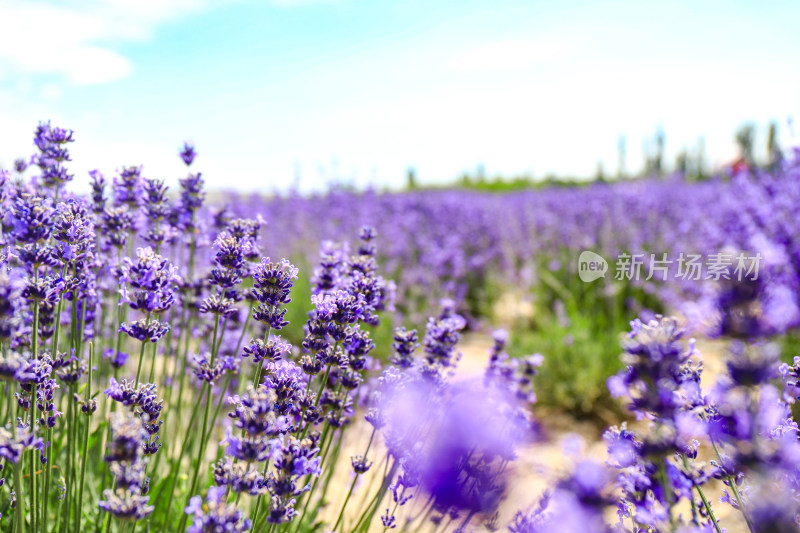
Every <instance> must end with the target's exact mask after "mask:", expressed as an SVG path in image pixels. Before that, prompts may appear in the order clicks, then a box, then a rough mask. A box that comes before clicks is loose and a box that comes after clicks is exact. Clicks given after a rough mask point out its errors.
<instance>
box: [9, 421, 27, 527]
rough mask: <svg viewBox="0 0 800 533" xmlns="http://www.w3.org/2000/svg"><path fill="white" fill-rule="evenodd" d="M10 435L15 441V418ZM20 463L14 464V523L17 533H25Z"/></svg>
mask: <svg viewBox="0 0 800 533" xmlns="http://www.w3.org/2000/svg"><path fill="white" fill-rule="evenodd" d="M17 416H19V406H17ZM11 434H12V435H13V438H14V441H16V440H17V420H16V418H15V419H14V420H12V421H11ZM20 470H22V461H21V460H20V462H18V463H15V464H14V491H15V492H16V493H17V504H16V506H15V507H14V522H15V526H16V528H17V531H22V532H24V531H25V518H24V514H25V494H24V487H23V486H22V476H21V475H20Z"/></svg>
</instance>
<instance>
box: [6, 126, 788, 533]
mask: <svg viewBox="0 0 800 533" xmlns="http://www.w3.org/2000/svg"><path fill="white" fill-rule="evenodd" d="M73 142H80V134H79V132H78V133H73V132H72V131H71V130H67V129H62V128H59V127H55V126H54V125H50V123H42V124H40V125H39V127H38V128H37V129H36V132H35V138H34V144H35V146H36V149H37V152H36V153H35V154H34V156H33V157H32V158H31V159H30V160H28V159H20V160H18V161H17V163H16V166H15V169H14V170H13V171H11V170H3V171H0V172H2V173H0V206H2V241H3V243H2V255H0V264H1V265H2V272H0V295H1V296H0V309H2V313H1V314H0V325H1V326H2V327H0V350H1V351H2V356H1V357H0V374H1V375H2V376H3V383H4V384H3V387H4V394H3V396H2V402H0V416H2V424H3V426H2V429H0V458H1V459H2V463H0V465H1V466H2V475H3V476H4V478H3V481H2V488H0V512H2V518H0V528H2V530H3V531H15V532H23V531H44V532H64V531H106V532H108V531H123V532H124V531H135V530H137V529H138V530H139V531H169V532H172V531H179V532H183V531H192V532H201V531H208V532H222V531H225V532H229V531H230V532H235V531H241V532H244V531H269V532H270V533H274V532H278V531H280V532H292V533H296V532H301V531H303V532H304V531H336V532H340V531H341V532H344V531H348V532H366V531H383V532H386V531H388V530H390V529H396V530H402V531H451V530H455V531H487V530H488V531H494V530H499V529H507V530H509V531H511V532H512V533H530V532H545V531H546V532H572V531H598V532H600V531H618V532H622V531H630V532H633V531H636V532H643V531H659V532H660V531H676V532H677V531H680V532H712V531H715V532H721V531H726V530H727V531H739V530H744V531H747V530H749V531H754V532H755V531H757V532H783V531H796V530H797V527H798V517H800V513H798V509H800V507H799V506H798V502H800V492H798V491H799V490H800V441H799V440H798V438H799V436H798V426H797V423H796V422H795V421H794V419H793V407H794V404H795V401H796V400H797V399H798V396H799V395H800V384H799V383H800V382H799V381H798V380H799V379H800V357H798V358H795V357H794V356H795V354H798V353H800V351H799V350H798V343H797V340H796V333H795V328H796V327H797V326H798V323H800V301H799V300H800V291H799V290H798V286H799V285H798V283H800V227H798V224H800V222H798V217H797V209H798V207H797V206H799V205H800V159H797V158H796V157H794V156H793V157H788V158H786V159H785V160H783V161H781V162H780V164H778V165H776V166H774V167H773V168H771V169H758V168H755V169H753V170H745V171H742V172H737V173H734V174H733V175H719V176H716V177H714V178H712V179H710V180H706V181H702V182H698V183H694V182H691V181H688V180H687V179H686V178H685V177H684V176H682V175H680V174H676V175H673V176H669V177H664V178H658V179H655V178H654V179H639V180H632V181H631V180H629V181H622V182H617V183H613V184H608V183H595V184H590V185H586V186H581V187H562V188H545V189H537V190H521V191H515V192H505V193H491V192H477V191H470V190H463V189H462V190H458V189H451V190H432V189H427V190H424V189H423V190H410V191H406V192H397V193H378V192H365V193H356V192H345V191H332V192H330V193H327V194H324V195H317V196H307V195H306V196H304V195H300V194H298V193H292V194H288V195H285V196H280V197H278V196H276V197H259V196H247V197H245V196H241V195H237V194H234V193H225V194H215V195H214V196H213V197H214V200H213V201H211V200H208V199H207V198H206V188H205V185H204V177H203V175H202V157H199V158H198V161H197V162H195V157H196V155H197V154H196V152H195V149H194V147H193V146H191V145H189V144H186V145H184V147H183V148H182V149H181V150H180V152H179V154H177V155H176V157H178V156H179V157H180V158H182V160H183V162H184V164H185V166H186V176H185V177H184V178H181V179H180V181H179V186H178V187H177V188H176V189H175V190H172V189H171V188H168V187H167V186H166V185H165V182H164V181H163V180H161V179H156V178H151V177H148V175H147V169H144V168H141V167H122V168H121V169H120V170H118V171H116V172H113V173H111V172H108V173H106V174H105V175H104V172H105V171H102V172H101V171H100V170H98V171H93V172H91V173H90V175H87V176H73V175H72V173H71V170H70V161H71V157H70V149H71V147H72V143H73ZM201 154H202V152H201ZM28 161H30V165H28ZM86 183H88V184H89V190H90V192H89V193H88V194H82V193H79V192H78V191H79V190H81V187H82V186H83V185H84V184H86ZM584 251H592V252H594V253H595V254H597V255H598V256H601V257H603V258H608V259H609V262H610V263H611V264H610V266H608V265H607V268H608V270H607V271H606V272H605V275H604V276H602V275H600V276H597V277H595V279H592V280H589V281H587V280H586V279H584V277H583V275H584V274H586V272H584V271H582V269H583V268H584V266H583V263H582V262H581V260H579V255H580V254H581V252H584ZM668 253H669V254H675V256H676V257H675V258H674V259H675V260H674V261H671V262H668V260H667V259H666V258H665V257H664V256H665V254H668ZM679 253H681V254H684V255H685V256H688V255H689V254H693V255H696V256H698V257H702V258H704V262H703V263H702V264H699V263H698V262H697V261H695V264H697V265H699V266H698V269H699V270H698V271H697V273H696V274H697V275H696V276H695V275H694V274H692V275H686V272H685V270H686V269H687V268H688V266H689V263H688V262H686V261H684V260H680V259H679V258H678V254H679ZM651 254H652V257H651ZM745 254H747V255H746V256H745ZM719 256H724V257H722V258H721V257H719ZM625 257H627V258H628V259H627V260H620V259H618V260H617V261H616V263H615V262H614V258H625ZM745 257H747V258H751V259H752V258H757V260H758V261H757V264H754V263H753V262H752V261H751V262H750V263H749V264H748V265H747V269H745V268H744V267H743V265H744V263H743V262H742V261H744V258H745ZM632 258H641V259H642V262H641V264H638V263H637V261H636V260H634V259H632ZM655 258H660V259H661V260H662V261H661V262H660V263H656V262H655ZM710 258H713V260H712V259H710ZM737 258H739V259H737ZM645 259H647V261H645ZM684 259H685V257H684ZM637 264H638V265H639V266H637ZM640 267H641V268H640ZM756 267H757V268H756ZM745 270H746V271H745ZM462 335H466V336H467V337H468V339H472V340H471V341H470V340H468V341H467V343H466V344H460V341H461V339H462ZM691 337H697V338H698V339H699V341H700V342H699V343H698V345H704V346H714V349H713V350H712V353H711V354H709V356H710V357H711V360H709V367H710V368H714V372H713V374H712V375H710V376H704V375H703V369H704V364H703V355H704V354H703V353H701V351H700V350H698V348H697V346H696V345H695V340H694V339H693V338H691ZM481 338H482V339H484V341H483V345H488V346H489V349H488V353H486V355H485V356H482V355H481V354H478V355H476V350H475V347H474V345H475V339H481ZM489 339H491V341H489ZM710 339H713V340H710ZM478 344H481V343H480V342H478ZM462 358H463V359H464V360H462ZM476 361H477V363H476ZM465 365H466V367H469V368H470V369H471V370H465V369H464V367H465ZM476 368H477V371H476ZM570 421H571V422H570ZM570 424H574V425H575V426H576V427H577V425H579V424H580V425H582V427H586V426H587V424H588V426H589V427H590V428H594V429H590V430H588V432H584V434H583V436H582V437H578V436H577V435H576V434H573V433H572V432H570V431H569V426H570ZM565 428H566V429H565ZM557 442H558V443H561V444H558V446H555V448H556V449H557V452H558V449H561V448H563V449H561V452H560V455H561V459H560V460H559V461H557V463H558V465H559V466H558V468H553V469H551V471H550V472H547V473H543V472H533V471H525V468H526V467H525V465H527V464H528V463H527V462H526V461H525V460H520V458H525V457H531V455H532V454H533V455H534V456H535V455H536V454H537V453H545V452H544V450H547V452H546V453H548V454H551V453H553V448H554V446H553V444H554V443H557ZM598 445H599V446H600V448H602V452H601V453H599V454H598V453H597V452H596V451H595V452H593V453H588V451H587V450H588V449H590V448H594V449H595V450H596V449H597V447H598ZM559 446H560V447H561V448H559ZM537 450H539V452H537ZM537 476H538V477H540V478H541V479H542V480H546V482H545V481H543V482H541V483H539V484H533V485H531V484H530V483H522V482H521V481H520V479H522V478H523V477H524V478H531V477H534V478H535V477H537ZM534 486H535V487H536V489H535V490H534V488H533V487H534Z"/></svg>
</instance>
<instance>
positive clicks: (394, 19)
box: [0, 0, 800, 192]
mask: <svg viewBox="0 0 800 533" xmlns="http://www.w3.org/2000/svg"><path fill="white" fill-rule="evenodd" d="M798 20H800V2H796V1H794V0H787V1H768V0H767V1H760V2H740V1H736V0H725V1H718V0H707V1H702V2H698V1H673V2H650V1H641V0H638V1H613V0H612V1H603V2H588V1H585V0H583V1H581V0H576V1H570V0H561V1H552V2H540V1H536V0H519V1H515V0H486V1H485V0H425V1H423V0H398V1H395V0H370V1H367V0H316V1H315V0H267V1H264V0H262V1H254V0H253V1H245V0H241V1H240V0H138V1H135V2H132V1H130V0H83V1H80V2H70V1H54V0H51V1H37V0H0V165H5V166H10V164H11V163H12V161H13V160H14V159H15V158H16V157H20V156H25V155H30V154H31V153H32V152H33V150H34V147H33V144H32V133H33V130H34V128H35V126H36V124H37V123H38V122H39V121H40V120H51V121H52V123H53V124H54V125H58V126H62V127H67V128H71V129H74V130H75V138H76V142H75V143H73V144H72V145H71V151H72V154H73V162H72V163H71V164H70V166H69V168H70V169H71V170H72V171H73V172H74V173H75V175H76V178H75V181H76V183H77V184H81V183H83V184H85V183H86V182H87V180H88V178H87V172H88V170H90V169H94V168H98V169H100V170H101V171H102V172H103V173H104V174H106V175H107V176H113V175H114V172H115V169H119V168H120V167H121V166H127V165H138V164H142V165H143V166H144V172H143V173H144V175H146V176H148V177H162V178H165V179H167V181H168V183H175V182H176V181H177V179H178V178H179V177H181V176H182V175H183V174H185V170H184V169H183V167H182V165H181V163H180V160H179V159H178V157H177V151H178V148H179V147H180V145H181V144H182V142H183V141H184V140H191V141H192V142H194V143H195V144H196V146H197V151H198V153H199V156H198V158H197V160H196V162H195V165H196V167H197V170H200V171H202V172H203V175H204V177H205V178H206V181H207V184H208V185H209V187H211V188H215V189H223V188H227V189H231V188H233V189H238V190H241V191H260V192H271V191H286V190H288V189H289V188H291V187H298V188H299V189H300V190H303V191H313V190H321V189H324V188H325V187H327V186H329V185H330V184H331V183H332V182H337V183H347V184H352V185H355V186H357V187H367V186H376V187H387V186H388V187H397V186H401V185H402V184H403V183H404V181H405V176H406V172H407V170H408V169H409V168H413V169H414V170H415V172H416V175H417V176H418V179H419V180H420V181H422V182H425V183H444V182H447V181H452V180H454V179H456V178H457V177H458V176H459V175H461V174H462V173H464V172H475V170H476V168H478V167H479V166H482V167H483V168H484V169H485V172H486V174H488V175H490V176H494V175H498V174H501V175H505V176H512V175H520V174H530V175H533V176H537V177H542V176H545V175H547V174H558V175H570V176H583V177H588V176H591V175H593V174H595V172H596V169H597V166H598V163H600V164H602V165H603V167H604V169H605V170H606V172H607V173H611V174H613V173H615V172H616V171H617V167H618V156H617V147H618V142H619V139H620V137H624V138H625V139H626V152H627V155H626V161H625V166H626V167H627V169H628V170H636V169H639V168H640V167H641V165H642V157H643V153H644V151H645V150H647V149H651V148H652V144H653V142H652V139H653V138H654V136H655V133H656V131H657V130H658V129H662V130H663V131H664V133H665V137H666V152H667V160H668V161H672V160H673V158H674V155H675V154H676V153H677V152H678V151H680V150H682V149H689V150H694V149H695V148H696V147H697V146H698V143H700V142H701V140H702V142H704V144H705V151H706V154H707V155H706V159H707V160H708V162H709V164H713V165H715V166H719V165H723V164H725V163H727V162H729V161H730V160H732V159H733V158H734V157H735V156H736V148H735V144H734V142H733V135H734V132H735V130H736V129H737V128H738V127H739V126H740V125H741V124H743V123H745V122H748V121H751V122H753V123H755V124H757V125H758V127H759V137H758V139H757V142H758V143H759V145H760V144H763V142H764V141H763V138H764V135H765V131H766V125H767V124H768V123H769V122H770V121H775V122H777V123H778V124H779V137H780V140H781V142H782V143H783V144H784V145H788V144H790V142H791V141H792V139H791V131H790V128H789V127H788V126H787V120H788V119H789V118H790V117H793V116H798V112H799V111H800V61H798V58H800V33H798V31H797V24H796V23H797V21H798ZM193 168H194V167H193ZM76 186H78V187H80V185H76Z"/></svg>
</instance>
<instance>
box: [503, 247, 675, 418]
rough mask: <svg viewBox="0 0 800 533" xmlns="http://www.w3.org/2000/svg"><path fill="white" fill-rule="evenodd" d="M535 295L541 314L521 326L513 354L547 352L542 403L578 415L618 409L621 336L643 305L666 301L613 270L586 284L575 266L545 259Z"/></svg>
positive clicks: (542, 371) (541, 383) (539, 381)
mask: <svg viewBox="0 0 800 533" xmlns="http://www.w3.org/2000/svg"><path fill="white" fill-rule="evenodd" d="M562 255H563V257H564V258H565V259H567V258H569V257H570V255H571V254H570V252H568V251H564V252H563V254H562ZM561 264H562V265H569V264H570V262H569V261H562V263H561ZM533 296H534V300H535V303H536V306H535V309H536V311H535V314H534V316H533V318H532V319H531V320H529V321H526V322H524V323H521V324H517V325H515V327H514V328H513V330H512V334H511V339H510V345H509V353H511V354H530V353H541V354H542V355H543V356H544V364H543V365H542V368H541V369H540V375H539V377H538V378H537V387H536V391H537V395H538V397H539V402H540V404H542V405H544V406H547V407H551V408H554V409H556V410H562V411H567V412H570V413H572V414H575V415H577V416H597V415H598V414H600V413H602V412H603V411H605V412H608V411H615V412H616V411H618V410H619V405H618V403H617V402H616V401H614V400H613V399H612V398H611V397H610V395H609V393H608V389H607V387H606V380H607V379H608V377H609V376H611V375H612V374H615V373H617V372H619V370H620V369H621V368H622V363H621V361H620V353H621V349H620V338H621V336H622V335H623V333H624V332H626V331H628V329H629V321H630V320H631V319H632V318H635V317H636V315H637V314H638V311H639V310H641V309H649V310H651V311H653V312H661V311H662V309H661V305H660V303H659V302H658V301H657V300H656V299H655V297H654V296H652V295H651V294H648V293H646V292H644V291H643V290H641V289H640V288H636V287H634V286H633V285H632V284H631V283H630V282H629V281H617V280H614V279H613V273H609V274H608V275H607V277H606V278H601V279H599V280H596V281H594V282H591V283H584V282H582V281H580V279H579V278H578V275H577V273H576V272H574V271H572V270H571V269H570V268H567V267H564V266H562V267H561V268H559V269H557V270H550V269H549V268H548V266H547V265H545V264H541V265H540V268H539V283H537V284H536V286H535V288H534V295H533Z"/></svg>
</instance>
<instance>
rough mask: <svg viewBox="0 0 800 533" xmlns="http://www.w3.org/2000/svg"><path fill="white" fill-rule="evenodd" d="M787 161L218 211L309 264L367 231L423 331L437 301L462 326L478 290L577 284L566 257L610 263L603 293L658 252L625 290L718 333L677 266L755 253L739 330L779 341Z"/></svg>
mask: <svg viewBox="0 0 800 533" xmlns="http://www.w3.org/2000/svg"><path fill="white" fill-rule="evenodd" d="M798 161H799V159H798V158H787V159H786V160H785V161H784V162H783V164H782V166H780V167H778V168H776V169H774V170H773V171H771V172H766V171H763V170H755V171H754V173H753V174H748V173H740V174H738V175H735V176H733V177H732V178H726V177H724V176H723V177H717V178H715V179H714V180H712V181H707V182H702V183H689V182H686V181H685V180H683V179H682V177H681V176H679V175H675V176H672V177H669V178H665V179H659V180H655V179H653V180H639V181H633V182H631V181H625V182H621V183H596V184H592V185H588V186H585V187H581V188H552V189H546V190H533V191H519V192H513V193H504V194H493V193H481V192H474V191H466V190H419V191H411V192H404V193H392V194H378V193H375V192H367V193H363V194H360V193H351V192H333V193H329V194H325V195H323V196H316V197H305V196H300V195H295V194H290V195H289V196H287V197H270V198H265V197H258V196H239V195H235V194H231V195H229V197H228V208H229V211H230V212H231V213H234V214H235V215H236V216H247V217H255V216H257V215H258V214H264V216H267V215H266V214H269V215H268V217H269V227H270V231H268V232H265V234H264V236H263V240H262V242H263V243H264V245H265V246H266V247H267V248H269V249H270V250H277V251H279V253H280V254H282V255H285V256H287V257H289V256H291V257H293V258H295V260H297V261H306V262H309V263H310V264H313V262H314V261H315V258H316V253H317V247H318V243H319V242H321V241H323V240H325V239H331V238H333V237H337V238H346V237H347V236H349V235H353V234H354V233H355V232H356V231H357V230H358V227H359V226H360V225H361V224H363V223H369V224H371V225H373V226H374V227H375V228H376V229H377V231H378V233H379V235H380V254H381V261H382V266H383V268H384V272H386V273H387V274H388V275H390V276H391V277H392V278H393V279H394V280H395V281H396V283H397V289H398V309H399V310H400V311H401V312H403V313H404V314H405V316H406V318H407V319H409V320H410V321H411V322H413V323H419V322H420V321H423V320H424V318H425V316H426V313H427V311H428V307H429V306H430V305H431V304H432V303H435V302H436V301H438V299H439V298H442V297H446V298H452V299H454V300H455V301H456V303H457V305H458V307H459V309H460V310H462V311H464V312H466V313H470V314H471V315H472V316H469V317H468V318H475V315H479V313H480V311H481V310H482V309H484V308H485V306H482V304H485V303H486V300H487V299H490V298H491V297H492V296H493V291H491V290H490V291H487V290H486V287H487V285H488V286H491V287H497V290H498V291H501V290H513V291H517V292H520V291H522V292H524V291H529V290H531V289H532V288H534V287H535V286H537V285H539V284H541V282H542V278H543V277H544V276H546V275H548V274H549V273H551V272H553V271H555V272H558V271H565V275H566V279H568V280H571V281H575V282H577V281H578V276H577V265H578V254H579V253H580V251H582V250H592V251H595V252H597V253H599V254H601V255H603V256H604V257H605V258H606V259H607V260H608V261H609V263H611V265H610V268H611V271H610V272H609V273H608V274H607V275H606V279H605V280H602V279H601V280H598V281H596V282H595V284H596V285H601V284H602V286H603V289H602V292H605V293H614V292H618V291H619V287H618V286H615V283H614V277H615V274H616V273H615V272H614V264H613V260H614V259H615V258H616V257H618V256H619V255H620V254H622V253H627V254H631V255H632V254H644V258H646V259H648V260H649V258H650V254H655V255H656V257H657V258H659V259H660V258H662V256H663V254H665V253H667V254H668V258H669V259H670V260H672V261H673V262H672V263H671V264H670V265H669V266H668V268H669V271H668V272H667V273H666V274H663V275H662V274H661V273H659V274H658V275H656V276H655V279H654V280H650V281H647V282H645V278H646V277H647V275H648V274H649V273H648V271H647V266H646V265H647V262H645V266H644V267H643V270H642V275H641V276H640V279H638V280H636V279H634V280H632V281H629V280H627V279H626V280H624V283H626V284H632V285H634V286H636V287H638V288H641V289H643V290H646V291H650V292H654V293H655V294H656V296H657V297H658V298H659V299H660V300H661V301H663V302H664V303H665V304H666V305H668V306H669V307H671V308H674V309H678V310H680V311H681V312H682V313H683V314H685V315H686V316H687V317H689V318H693V319H694V318H700V317H702V319H703V324H702V325H703V326H704V327H706V328H711V329H713V328H720V327H722V326H721V322H722V321H723V320H724V317H722V316H719V314H718V313H714V311H715V303H716V302H715V299H716V298H717V297H718V296H719V290H718V289H719V288H720V287H719V284H717V283H708V282H707V281H706V279H705V278H706V273H705V272H703V273H702V275H701V276H700V278H701V279H699V280H695V279H682V277H680V276H678V269H679V265H678V263H677V261H676V260H677V259H678V256H679V255H680V254H681V253H683V254H684V255H688V254H699V255H702V256H703V257H709V256H712V255H713V254H720V253H727V254H731V255H735V254H737V253H747V254H750V255H753V256H755V255H756V254H761V256H762V258H763V259H762V261H761V263H760V276H759V277H760V279H761V280H762V285H763V287H762V286H759V287H757V289H758V297H757V300H758V304H759V305H760V307H761V308H762V309H763V310H764V313H763V318H762V320H761V322H760V323H759V324H751V325H750V326H751V327H757V328H763V329H765V330H770V331H772V332H774V333H783V332H785V331H787V330H789V329H791V328H793V327H795V326H797V325H798V324H799V323H800V301H799V300H798V294H800V290H799V289H800V242H798V240H799V239H800V237H799V236H800V221H799V220H798V217H797V216H796V209H797V206H798V205H800V180H798V177H800V166H799V165H798ZM661 278H666V282H663V283H662V282H660V281H661ZM616 285H619V284H616ZM727 289H728V290H729V291H731V290H733V288H727ZM496 293H497V291H494V295H495V296H496ZM687 302H690V303H691V305H689V304H687ZM634 309H635V306H631V307H630V309H629V312H630V311H631V310H634ZM712 314H713V316H711V315H712Z"/></svg>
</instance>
